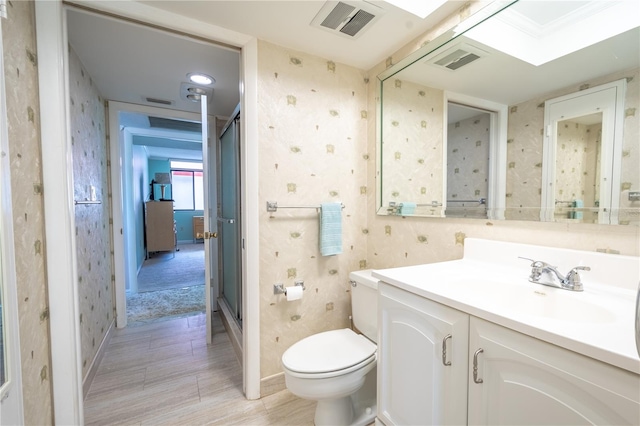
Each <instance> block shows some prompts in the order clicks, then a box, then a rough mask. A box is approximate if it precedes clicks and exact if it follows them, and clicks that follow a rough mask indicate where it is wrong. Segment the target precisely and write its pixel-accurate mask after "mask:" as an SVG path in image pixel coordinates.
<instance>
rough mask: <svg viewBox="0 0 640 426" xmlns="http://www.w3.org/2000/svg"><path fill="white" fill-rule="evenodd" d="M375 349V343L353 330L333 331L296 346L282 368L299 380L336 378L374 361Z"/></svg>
mask: <svg viewBox="0 0 640 426" xmlns="http://www.w3.org/2000/svg"><path fill="white" fill-rule="evenodd" d="M376 349H377V347H376V345H375V344H374V343H372V342H371V341H370V340H369V339H367V338H366V337H365V336H363V335H361V334H356V333H354V332H353V331H352V330H351V329H348V328H344V329H341V330H331V331H325V332H323V333H318V334H314V335H312V336H309V337H306V338H304V339H302V340H300V341H299V342H297V343H295V344H293V345H292V346H291V347H290V348H289V349H287V350H286V351H285V353H284V354H283V355H282V364H283V366H284V368H285V369H286V370H287V371H288V372H289V373H290V374H291V375H293V376H296V377H309V378H326V377H334V376H339V375H342V374H347V373H349V372H351V371H354V370H357V369H359V368H362V367H363V366H365V365H367V364H369V363H371V362H373V361H375V359H376Z"/></svg>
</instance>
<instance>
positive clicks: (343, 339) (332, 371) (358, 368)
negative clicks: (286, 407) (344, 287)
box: [282, 270, 378, 426]
mask: <svg viewBox="0 0 640 426" xmlns="http://www.w3.org/2000/svg"><path fill="white" fill-rule="evenodd" d="M349 279H350V282H351V305H352V319H353V325H354V328H355V329H356V330H357V331H354V330H351V329H350V328H344V329H340V330H331V331H325V332H322V333H318V334H314V335H312V336H309V337H305V338H304V339H302V340H300V341H299V342H297V343H294V344H293V345H292V346H291V347H290V348H289V349H287V350H286V351H285V353H284V354H283V355H282V366H283V369H284V377H285V383H286V385H287V388H288V389H289V391H290V392H291V393H293V394H294V395H296V396H298V397H300V398H304V399H310V400H315V401H318V405H317V407H316V413H315V419H314V421H315V425H316V426H322V425H336V426H337V425H367V424H370V423H372V422H373V420H374V419H375V416H376V350H377V346H376V342H377V339H378V322H377V321H378V281H377V280H376V279H375V278H373V277H372V276H371V270H364V271H356V272H351V273H350V274H349Z"/></svg>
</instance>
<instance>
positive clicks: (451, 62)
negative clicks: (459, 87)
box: [427, 43, 487, 71]
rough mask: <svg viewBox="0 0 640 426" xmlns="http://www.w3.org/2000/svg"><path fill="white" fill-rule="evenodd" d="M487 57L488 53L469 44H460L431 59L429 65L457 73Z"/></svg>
mask: <svg viewBox="0 0 640 426" xmlns="http://www.w3.org/2000/svg"><path fill="white" fill-rule="evenodd" d="M486 55H487V52H485V51H484V50H480V49H478V48H477V47H474V46H471V45H470V44H468V43H458V44H457V45H455V46H453V47H451V48H450V49H447V50H446V51H444V52H443V53H441V54H439V55H437V56H435V57H434V58H431V59H429V60H428V61H427V63H428V64H430V65H435V66H438V67H443V68H447V69H449V70H451V71H456V70H458V69H460V68H462V67H464V66H465V65H469V64H470V63H471V62H474V61H477V60H478V59H480V58H482V57H483V56H486Z"/></svg>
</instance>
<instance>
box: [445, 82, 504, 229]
mask: <svg viewBox="0 0 640 426" xmlns="http://www.w3.org/2000/svg"><path fill="white" fill-rule="evenodd" d="M449 102H455V103H458V104H462V105H468V106H471V107H474V108H479V109H482V110H484V111H486V112H488V113H489V115H490V135H489V177H488V180H489V182H488V193H487V216H488V218H489V219H493V220H502V219H504V214H505V208H506V196H507V120H508V115H507V113H508V106H507V105H504V104H500V103H497V102H493V101H488V100H486V99H481V98H474V97H472V96H467V95H463V94H460V93H454V92H448V91H445V92H444V112H445V116H444V126H443V127H444V132H445V133H444V139H443V140H445V141H446V140H447V104H448V103H449ZM444 155H445V158H444V163H443V164H447V161H446V160H447V159H446V150H445V153H444ZM445 173H446V167H445ZM445 176H446V175H445ZM444 191H445V192H444V194H446V193H447V192H446V179H445V188H444ZM445 198H446V197H445ZM443 204H444V203H443ZM443 211H444V210H443Z"/></svg>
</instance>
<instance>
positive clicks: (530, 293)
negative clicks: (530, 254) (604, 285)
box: [447, 277, 616, 323]
mask: <svg viewBox="0 0 640 426" xmlns="http://www.w3.org/2000/svg"><path fill="white" fill-rule="evenodd" d="M447 287H448V289H450V290H451V291H453V292H455V295H456V297H461V298H464V299H466V300H469V302H472V303H473V304H475V305H478V306H485V307H487V308H491V309H492V310H494V311H496V310H509V311H513V312H514V313H515V314H516V315H526V316H532V317H539V318H545V319H549V320H557V321H565V322H581V323H609V322H614V321H615V320H616V315H615V314H614V312H613V311H612V310H611V309H608V308H607V307H605V306H602V304H601V301H598V300H594V299H595V298H594V296H593V295H591V294H589V292H588V291H585V292H573V291H568V290H562V289H558V288H553V287H548V286H543V285H540V284H534V283H530V282H529V281H528V280H526V279H524V280H517V281H516V282H513V281H511V282H509V280H508V279H506V278H505V277H499V278H495V279H487V280H476V279H474V280H471V281H469V280H451V281H449V282H448V283H447Z"/></svg>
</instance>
